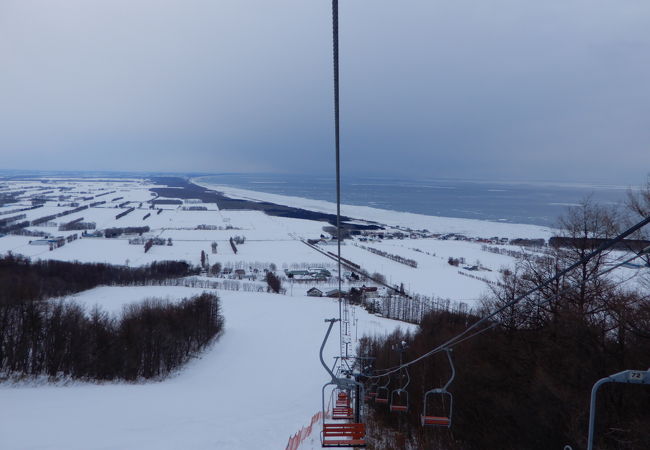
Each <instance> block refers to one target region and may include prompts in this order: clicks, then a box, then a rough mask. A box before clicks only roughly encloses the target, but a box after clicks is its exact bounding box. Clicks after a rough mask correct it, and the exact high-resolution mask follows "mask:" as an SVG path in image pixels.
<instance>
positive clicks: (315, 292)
mask: <svg viewBox="0 0 650 450" xmlns="http://www.w3.org/2000/svg"><path fill="white" fill-rule="evenodd" d="M307 295H308V296H310V297H322V296H323V291H321V290H320V289H318V288H317V287H313V288H311V289H309V290H308V291H307Z"/></svg>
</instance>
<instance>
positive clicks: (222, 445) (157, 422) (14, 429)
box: [0, 287, 412, 450]
mask: <svg viewBox="0 0 650 450" xmlns="http://www.w3.org/2000/svg"><path fill="white" fill-rule="evenodd" d="M123 290H124V292H121V291H123ZM199 292H202V290H200V289H193V288H182V287H177V288H170V287H139V288H133V287H128V288H120V287H115V288H99V289H95V290H91V291H88V292H87V293H85V294H83V295H80V296H79V298H78V300H79V301H80V302H81V303H84V304H86V305H88V306H90V305H92V304H94V303H97V302H99V303H104V304H106V305H107V309H110V310H112V311H115V310H116V309H118V308H119V303H120V302H121V301H122V300H120V299H127V300H129V301H132V300H135V299H136V298H140V299H143V298H146V297H151V296H161V297H164V296H169V297H171V298H180V297H183V296H190V295H192V294H195V293H199ZM218 295H219V296H220V298H221V299H222V300H223V314H224V315H225V317H226V327H225V332H224V334H223V335H222V337H221V338H220V339H219V340H218V341H217V342H216V343H215V344H214V345H213V346H212V347H211V348H210V349H209V350H207V351H205V352H204V353H203V354H202V355H201V357H200V358H199V359H196V360H193V361H192V362H190V364H189V365H188V366H186V367H185V368H184V369H183V370H181V371H180V373H178V374H177V375H175V376H174V377H171V378H169V379H167V380H165V381H162V382H149V383H143V384H123V383H116V384H102V385H96V384H89V383H73V384H70V385H67V386H62V385H57V386H51V385H22V386H19V387H15V386H14V387H12V386H8V385H0V448H1V449H12V450H14V449H15V450H18V449H20V450H23V449H24V450H27V449H33V450H36V449H38V450H45V449H52V450H91V449H115V450H117V449H120V450H121V449H134V450H136V449H137V450H165V449H169V450H171V449H174V450H185V449H187V450H190V449H197V450H198V449H201V450H205V449H251V450H252V449H255V450H259V449H283V448H284V447H285V446H286V444H287V440H288V439H289V436H290V435H292V434H293V433H295V432H296V431H297V430H298V429H300V427H302V426H303V425H304V424H305V423H306V422H308V421H309V419H310V418H311V417H312V415H313V414H314V413H315V412H317V411H318V410H319V408H320V389H321V387H322V385H323V384H324V383H325V382H326V381H327V376H326V372H325V370H324V369H323V368H322V366H321V365H320V362H319V360H318V349H319V346H320V343H321V341H322V338H323V336H324V333H325V330H326V324H325V323H324V321H323V319H324V318H325V317H334V316H335V315H337V314H338V306H337V303H336V300H332V299H324V298H311V297H302V296H301V297H289V296H284V295H276V294H260V293H244V292H232V291H223V292H218ZM355 315H356V318H357V319H358V325H359V337H361V334H362V333H369V334H374V333H386V332H391V331H393V330H394V329H395V328H396V327H402V328H403V329H405V327H412V326H409V325H407V324H404V323H400V322H396V321H392V320H388V319H382V318H378V317H375V316H372V315H369V314H368V313H366V312H365V311H363V310H360V309H355ZM337 337H338V336H334V338H337ZM353 338H354V336H353ZM337 349H338V345H337V340H336V339H331V340H330V342H329V345H328V346H327V349H326V354H327V355H328V361H333V359H332V357H333V356H334V354H335V353H336V352H337Z"/></svg>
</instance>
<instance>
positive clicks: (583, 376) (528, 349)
mask: <svg viewBox="0 0 650 450" xmlns="http://www.w3.org/2000/svg"><path fill="white" fill-rule="evenodd" d="M634 200H635V201H634V202H632V201H630V202H629V203H630V205H632V206H634V207H635V208H636V209H635V208H630V209H631V211H632V212H633V216H631V217H630V218H629V219H628V220H629V222H634V221H638V220H639V219H640V218H643V217H648V216H649V215H650V185H649V186H648V190H647V192H643V193H641V194H639V195H638V196H636V197H634ZM625 225H626V223H625V221H623V220H620V216H617V215H616V214H613V213H612V212H611V211H608V210H606V209H605V208H603V207H601V206H598V205H595V204H593V203H592V202H591V201H589V200H586V201H584V202H583V204H582V205H581V206H580V207H576V208H572V209H570V210H569V211H568V213H567V214H566V215H565V216H564V217H563V218H562V219H560V228H561V230H562V232H561V236H562V237H566V238H569V239H567V240H566V241H564V242H574V243H579V245H573V246H568V247H555V248H552V249H551V250H550V251H549V252H548V256H549V257H548V258H535V257H527V256H525V255H524V256H523V257H522V258H521V259H520V260H519V261H518V262H517V264H516V265H515V267H514V268H512V269H511V270H504V271H503V272H502V277H501V283H500V284H499V285H492V286H491V289H492V292H491V294H490V295H488V296H486V298H485V299H484V301H483V305H482V311H481V310H479V311H476V312H464V311H444V310H434V311H432V312H430V313H429V314H428V315H426V316H425V317H424V318H423V319H422V321H421V322H420V328H419V330H418V331H417V332H416V333H415V334H413V335H409V334H402V333H400V332H396V333H393V334H392V335H390V336H387V337H364V338H363V339H362V340H361V342H360V346H359V354H360V355H361V356H373V357H376V360H375V364H374V368H375V369H383V368H388V367H394V366H396V365H398V363H399V354H398V352H396V351H395V350H394V349H395V348H396V346H397V345H398V344H400V343H401V342H402V341H404V342H406V343H407V346H408V348H407V350H406V353H405V355H404V358H405V360H406V361H408V360H410V359H412V358H415V357H417V356H419V355H422V354H423V353H425V352H426V351H428V350H430V349H431V348H434V347H436V346H437V345H439V344H441V343H442V342H445V341H446V340H447V339H449V338H451V337H452V336H455V335H457V334H458V333H460V332H461V331H463V330H464V329H465V328H466V327H467V326H468V325H469V324H471V323H473V322H475V321H476V320H478V318H479V317H480V316H483V315H485V314H487V313H488V312H490V311H496V310H497V308H499V307H502V306H506V305H507V304H508V302H510V301H511V300H514V299H516V298H518V296H520V295H521V294H523V293H525V292H527V291H528V290H530V289H532V288H535V287H540V286H541V285H542V283H544V281H546V280H548V279H550V278H551V277H553V276H554V275H556V274H558V273H559V272H560V271H561V270H562V269H564V268H565V267H569V265H571V264H573V263H574V262H577V261H579V260H580V259H581V258H582V257H584V256H585V255H587V254H589V253H590V252H591V251H592V250H594V249H595V248H596V247H597V246H598V245H599V244H600V242H602V239H609V238H612V237H613V236H615V235H616V234H617V233H618V232H619V231H620V229H621V228H622V227H623V226H625ZM636 237H637V238H639V239H642V238H645V237H646V236H643V235H641V234H639V236H636ZM628 256H629V254H628ZM620 257H621V255H620V254H619V253H612V252H603V253H601V254H600V255H598V256H597V257H595V258H593V259H592V260H590V261H589V262H586V263H584V264H581V265H579V267H578V268H577V269H575V270H573V271H572V272H570V273H569V274H566V275H565V276H563V277H561V278H560V279H559V280H557V282H554V283H552V284H550V285H547V286H545V287H544V288H542V289H540V290H539V291H537V292H536V293H534V294H532V295H530V296H528V297H527V298H526V299H524V300H523V301H521V302H519V303H517V304H516V305H514V306H511V307H507V308H506V309H504V310H503V311H502V312H501V313H500V314H498V315H496V316H495V317H494V318H493V320H492V321H490V322H489V323H487V324H486V326H488V327H489V329H487V330H486V331H485V332H484V333H482V334H481V335H479V336H477V337H475V338H473V339H470V340H467V341H465V342H463V343H461V344H459V345H457V346H456V347H455V348H454V350H453V355H454V356H453V358H454V364H455V368H456V378H455V380H454V382H453V384H452V385H451V387H450V389H449V390H450V392H452V394H453V396H454V404H453V427H452V428H451V429H447V428H428V429H425V428H423V427H422V426H421V425H420V417H419V415H420V414H421V413H422V410H423V399H424V393H425V392H426V391H428V390H430V389H432V388H440V387H442V386H443V385H444V384H445V382H446V380H447V379H448V378H449V376H450V368H449V364H448V362H447V360H446V356H445V354H444V352H443V353H438V354H436V355H434V356H431V357H429V358H427V359H425V360H423V361H422V362H419V363H417V364H414V365H413V366H411V367H409V371H410V373H409V374H410V379H411V383H410V385H409V386H408V392H409V395H410V399H411V404H410V408H409V412H408V413H404V414H402V415H398V414H396V413H390V412H388V408H387V407H386V405H382V404H374V405H372V407H371V408H370V415H369V416H370V418H369V429H371V430H374V431H375V432H376V435H375V437H376V439H377V442H381V446H386V445H387V446H389V447H392V448H406V447H407V446H409V445H410V446H411V447H412V448H440V449H463V450H465V449H485V448H499V449H504V450H507V449H513V450H514V449H522V448H525V449H533V450H534V449H539V450H544V449H548V448H563V446H565V445H571V446H572V447H573V448H574V449H575V448H584V447H586V437H587V423H588V414H589V398H590V391H591V387H592V385H593V384H594V383H595V382H596V381H597V380H598V379H600V378H602V377H605V376H608V375H610V374H613V373H616V372H619V371H621V370H625V369H637V370H646V369H647V368H648V367H649V366H650V360H649V359H648V355H650V297H649V296H648V293H649V289H648V287H650V279H649V277H648V275H647V273H646V275H645V277H644V275H642V273H643V272H640V273H639V275H638V277H639V278H638V280H636V281H635V282H634V283H627V282H625V281H626V280H621V278H620V277H619V276H612V274H611V273H610V274H603V272H604V271H605V270H606V269H607V268H610V267H611V265H612V264H615V263H616V262H617V261H620V259H619V258H620ZM402 375H403V373H396V374H394V375H393V376H391V377H390V383H389V387H390V389H396V388H397V387H399V386H400V383H401V382H402V378H401V376H402ZM386 380H387V379H386V378H383V379H381V384H383V383H384V382H386ZM370 385H371V382H370V381H368V382H367V386H368V387H370ZM649 391H650V390H649V389H648V388H647V386H638V385H636V386H635V385H614V384H609V385H606V386H605V387H603V388H602V389H601V392H600V394H599V408H598V417H597V419H598V422H597V429H598V432H597V444H596V445H597V448H599V449H640V448H650V413H649V412H648V408H647V405H648V401H649V400H650V392H649ZM439 397H441V396H439V395H438V396H435V395H434V396H433V397H432V399H431V402H430V403H429V404H428V408H429V411H430V413H431V414H432V415H445V414H446V413H448V408H449V404H448V403H446V404H445V403H442V399H440V398H439Z"/></svg>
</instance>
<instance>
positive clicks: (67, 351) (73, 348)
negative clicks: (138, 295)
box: [0, 293, 223, 380]
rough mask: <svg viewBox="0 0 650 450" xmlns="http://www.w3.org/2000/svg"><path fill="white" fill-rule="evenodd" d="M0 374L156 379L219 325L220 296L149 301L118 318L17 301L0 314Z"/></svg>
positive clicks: (65, 304) (71, 306) (65, 305)
mask: <svg viewBox="0 0 650 450" xmlns="http://www.w3.org/2000/svg"><path fill="white" fill-rule="evenodd" d="M0 323H1V325H2V326H1V327H0V374H2V375H4V376H7V377H12V378H17V377H24V376H36V375H47V376H49V377H55V378H58V377H69V378H73V379H84V380H89V379H92V380H115V379H124V380H137V379H141V378H160V377H163V376H165V375H167V374H169V373H170V372H172V371H173V370H175V369H178V368H179V367H180V366H182V365H183V364H184V363H185V362H187V361H188V360H189V358H191V357H192V356H193V355H195V354H197V353H198V352H199V351H200V350H201V349H203V348H204V347H205V346H206V345H208V344H209V343H210V342H211V341H212V339H213V338H214V337H215V336H217V335H218V334H219V332H220V331H221V330H222V328H223V317H222V316H221V314H220V312H219V299H218V297H217V296H215V295H213V294H208V293H204V294H202V295H199V296H195V297H192V298H189V299H184V300H182V301H181V302H180V303H169V302H166V301H161V300H156V299H150V300H146V301H144V302H142V303H136V304H132V305H129V306H128V307H127V308H126V309H125V311H124V312H123V314H122V315H121V316H120V317H119V318H114V317H111V316H110V315H108V314H107V313H105V312H103V311H101V310H100V309H97V308H95V309H93V310H92V311H90V314H88V313H87V312H86V311H85V310H84V308H83V307H81V306H80V305H78V304H76V303H74V302H71V301H63V300H59V301H39V302H23V303H20V304H15V305H12V306H11V307H7V306H4V307H2V308H1V309H0Z"/></svg>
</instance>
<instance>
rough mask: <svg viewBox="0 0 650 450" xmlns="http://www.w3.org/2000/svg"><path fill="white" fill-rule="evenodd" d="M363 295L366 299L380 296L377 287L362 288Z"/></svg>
mask: <svg viewBox="0 0 650 450" xmlns="http://www.w3.org/2000/svg"><path fill="white" fill-rule="evenodd" d="M361 293H362V294H363V296H364V297H365V298H374V297H377V296H378V295H379V290H378V289H377V286H365V285H364V286H361Z"/></svg>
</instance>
